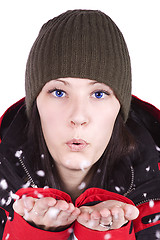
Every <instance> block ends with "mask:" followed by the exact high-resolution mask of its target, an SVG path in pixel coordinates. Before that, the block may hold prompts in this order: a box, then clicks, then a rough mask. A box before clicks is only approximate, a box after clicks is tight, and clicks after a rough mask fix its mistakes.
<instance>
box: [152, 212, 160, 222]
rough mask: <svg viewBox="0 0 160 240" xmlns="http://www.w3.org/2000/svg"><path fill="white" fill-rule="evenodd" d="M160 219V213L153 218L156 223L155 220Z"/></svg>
mask: <svg viewBox="0 0 160 240" xmlns="http://www.w3.org/2000/svg"><path fill="white" fill-rule="evenodd" d="M159 220H160V214H157V215H156V216H155V218H154V219H153V222H154V223H155V222H157V221H159Z"/></svg>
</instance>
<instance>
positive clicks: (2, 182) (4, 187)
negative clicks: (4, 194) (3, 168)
mask: <svg viewBox="0 0 160 240" xmlns="http://www.w3.org/2000/svg"><path fill="white" fill-rule="evenodd" d="M0 187H1V188H2V189H3V190H6V189H7V188H8V184H7V181H6V180H5V179H2V180H1V181H0Z"/></svg>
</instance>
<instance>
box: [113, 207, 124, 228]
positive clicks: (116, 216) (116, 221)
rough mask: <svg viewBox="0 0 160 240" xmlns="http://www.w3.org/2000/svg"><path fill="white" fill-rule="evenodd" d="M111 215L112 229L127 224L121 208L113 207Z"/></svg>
mask: <svg viewBox="0 0 160 240" xmlns="http://www.w3.org/2000/svg"><path fill="white" fill-rule="evenodd" d="M111 213H112V221H113V223H112V229H118V228H120V227H122V226H123V225H124V224H125V223H127V221H126V219H125V217H124V211H123V209H122V208H121V207H114V208H112V209H111Z"/></svg>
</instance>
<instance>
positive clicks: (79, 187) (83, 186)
mask: <svg viewBox="0 0 160 240" xmlns="http://www.w3.org/2000/svg"><path fill="white" fill-rule="evenodd" d="M85 186H86V183H85V182H82V183H81V184H80V185H79V186H78V189H79V190H81V189H84V188H85Z"/></svg>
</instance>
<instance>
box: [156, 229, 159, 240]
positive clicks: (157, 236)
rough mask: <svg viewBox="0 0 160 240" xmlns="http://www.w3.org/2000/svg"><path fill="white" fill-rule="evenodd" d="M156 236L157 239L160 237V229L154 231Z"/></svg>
mask: <svg viewBox="0 0 160 240" xmlns="http://www.w3.org/2000/svg"><path fill="white" fill-rule="evenodd" d="M156 238H157V239H160V231H159V230H158V231H156Z"/></svg>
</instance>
